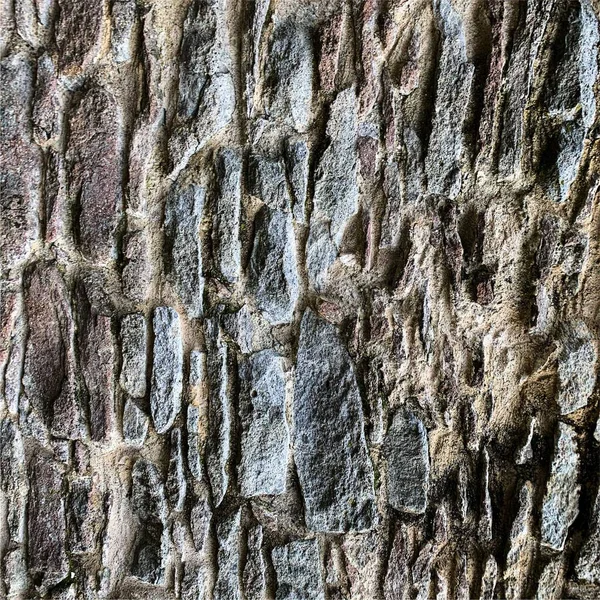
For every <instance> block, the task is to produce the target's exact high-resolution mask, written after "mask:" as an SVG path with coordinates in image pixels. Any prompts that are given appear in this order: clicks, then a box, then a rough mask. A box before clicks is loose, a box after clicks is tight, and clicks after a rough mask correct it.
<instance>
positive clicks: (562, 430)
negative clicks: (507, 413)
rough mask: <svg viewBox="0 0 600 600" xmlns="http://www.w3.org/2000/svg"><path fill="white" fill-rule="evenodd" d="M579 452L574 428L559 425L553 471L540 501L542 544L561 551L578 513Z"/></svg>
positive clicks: (562, 424)
mask: <svg viewBox="0 0 600 600" xmlns="http://www.w3.org/2000/svg"><path fill="white" fill-rule="evenodd" d="M578 478H579V453H578V451H577V439H576V433H575V430H574V429H573V428H572V427H571V426H570V425H565V424H564V423H559V424H558V439H557V442H556V448H555V454H554V457H553V459H552V470H551V472H550V479H549V480H548V484H547V487H546V495H545V496H544V502H543V504H542V515H541V533H542V540H541V541H542V544H544V545H546V546H549V547H550V548H553V549H554V550H562V549H563V548H564V545H565V542H566V540H567V534H568V532H569V527H570V525H571V523H573V521H574V520H575V517H576V516H577V514H578V512H579V493H580V490H581V486H580V485H579V483H578V481H577V480H578Z"/></svg>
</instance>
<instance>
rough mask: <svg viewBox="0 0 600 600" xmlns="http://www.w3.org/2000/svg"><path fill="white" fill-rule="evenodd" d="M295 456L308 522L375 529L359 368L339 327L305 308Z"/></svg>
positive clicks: (323, 527)
mask: <svg viewBox="0 0 600 600" xmlns="http://www.w3.org/2000/svg"><path fill="white" fill-rule="evenodd" d="M293 406H294V408H293V414H294V434H293V444H294V460H295V463H296V467H297V469H298V478H299V480H300V486H301V488H302V493H303V496H304V503H305V507H306V523H307V526H308V527H309V528H310V529H312V530H314V531H331V532H344V531H349V530H358V531H360V530H366V529H370V528H371V527H372V525H373V522H374V519H375V493H374V489H373V485H374V475H373V466H372V464H371V461H370V458H369V455H368V452H367V445H366V440H365V433H364V421H363V413H362V405H361V398H360V393H359V389H358V386H357V383H356V378H355V374H354V367H353V366H352V362H351V359H350V356H349V354H348V351H347V350H346V348H345V347H344V346H343V344H342V342H341V340H340V338H339V336H338V333H337V331H336V329H335V327H334V326H333V325H331V324H329V323H327V322H326V321H323V320H321V319H319V318H318V317H317V316H316V315H315V314H314V313H313V312H312V311H311V310H306V312H305V313H304V317H303V318H302V323H301V326H300V340H299V346H298V358H297V364H296V385H295V390H294V403H293Z"/></svg>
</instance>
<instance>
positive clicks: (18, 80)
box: [0, 53, 42, 269]
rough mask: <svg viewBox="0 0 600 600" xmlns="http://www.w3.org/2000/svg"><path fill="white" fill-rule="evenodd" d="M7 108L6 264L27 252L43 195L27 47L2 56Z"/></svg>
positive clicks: (2, 165)
mask: <svg viewBox="0 0 600 600" xmlns="http://www.w3.org/2000/svg"><path fill="white" fill-rule="evenodd" d="M0 67H1V68H0V85H1V86H2V90H3V111H2V120H1V122H0V143H1V144H2V147H3V152H2V153H1V154H0V189H1V190H2V194H1V197H2V204H1V207H2V236H0V256H1V257H2V258H1V265H2V268H3V269H6V268H9V267H10V266H12V265H14V264H16V263H17V262H19V261H22V260H23V259H25V258H26V257H27V255H28V254H29V251H30V249H31V247H32V244H33V242H34V240H35V239H36V238H37V236H38V235H39V223H38V216H37V211H38V205H39V202H40V200H41V184H42V171H41V168H42V161H41V154H40V151H39V148H38V147H37V146H36V145H35V144H34V143H33V142H32V140H31V129H30V124H29V120H30V117H31V100H32V96H33V84H34V71H33V64H32V62H31V60H30V59H29V58H28V57H27V55H26V54H25V53H16V54H12V55H9V56H6V57H5V58H3V59H2V61H1V62H0Z"/></svg>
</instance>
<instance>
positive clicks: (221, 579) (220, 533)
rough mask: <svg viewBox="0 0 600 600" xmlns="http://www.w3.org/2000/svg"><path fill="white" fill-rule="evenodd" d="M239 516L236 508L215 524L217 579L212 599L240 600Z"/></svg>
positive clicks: (239, 512) (239, 511)
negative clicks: (217, 548)
mask: <svg viewBox="0 0 600 600" xmlns="http://www.w3.org/2000/svg"><path fill="white" fill-rule="evenodd" d="M240 517H241V510H240V509H238V510H237V511H236V512H235V513H233V515H230V516H229V517H227V518H226V519H224V520H223V521H221V523H219V525H217V542H218V544H219V550H218V552H217V569H218V572H217V581H216V582H215V589H214V591H213V600H241V598H242V594H241V586H240V575H241V573H240Z"/></svg>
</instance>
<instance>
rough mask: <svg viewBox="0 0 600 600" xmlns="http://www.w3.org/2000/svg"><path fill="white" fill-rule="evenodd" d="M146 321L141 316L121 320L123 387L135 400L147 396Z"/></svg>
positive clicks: (131, 316)
mask: <svg viewBox="0 0 600 600" xmlns="http://www.w3.org/2000/svg"><path fill="white" fill-rule="evenodd" d="M147 338H148V335H147V331H146V319H145V317H144V315H141V314H131V315H125V316H124V317H123V318H122V319H121V354H122V363H121V376H120V379H119V381H120V383H121V387H122V388H123V389H124V390H125V392H126V393H127V394H129V395H130V396H133V397H134V398H143V397H144V396H145V395H146V357H147V352H148V348H147V345H148V339H147Z"/></svg>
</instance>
